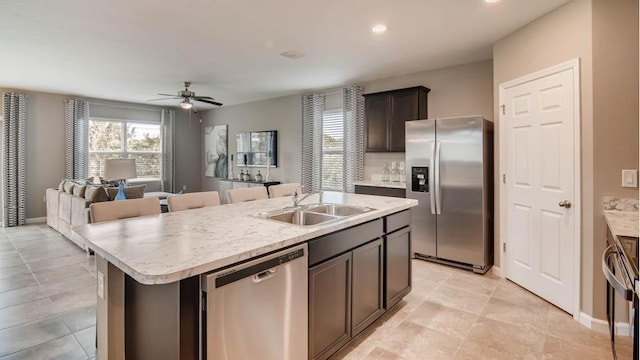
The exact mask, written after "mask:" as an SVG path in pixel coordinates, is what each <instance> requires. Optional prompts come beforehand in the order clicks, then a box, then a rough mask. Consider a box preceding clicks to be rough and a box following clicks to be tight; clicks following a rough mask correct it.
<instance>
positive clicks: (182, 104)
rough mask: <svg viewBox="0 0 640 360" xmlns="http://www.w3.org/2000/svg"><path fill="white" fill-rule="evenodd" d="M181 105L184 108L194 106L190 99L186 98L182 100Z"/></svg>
mask: <svg viewBox="0 0 640 360" xmlns="http://www.w3.org/2000/svg"><path fill="white" fill-rule="evenodd" d="M180 107H181V108H183V109H191V108H192V107H193V104H192V103H191V101H189V99H184V100H182V102H180Z"/></svg>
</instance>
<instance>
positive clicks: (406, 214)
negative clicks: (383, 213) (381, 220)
mask: <svg viewBox="0 0 640 360" xmlns="http://www.w3.org/2000/svg"><path fill="white" fill-rule="evenodd" d="M409 224H411V209H409V210H403V211H400V212H397V213H395V214H391V215H388V216H387V217H385V227H384V232H385V234H388V233H390V232H392V231H396V230H398V229H401V228H403V227H405V226H409Z"/></svg>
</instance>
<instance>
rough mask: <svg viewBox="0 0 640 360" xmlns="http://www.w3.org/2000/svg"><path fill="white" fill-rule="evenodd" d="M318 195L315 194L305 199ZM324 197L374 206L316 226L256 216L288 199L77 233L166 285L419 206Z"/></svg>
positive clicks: (144, 279)
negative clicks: (359, 212)
mask: <svg viewBox="0 0 640 360" xmlns="http://www.w3.org/2000/svg"><path fill="white" fill-rule="evenodd" d="M318 200H319V199H318V195H312V196H310V197H309V198H307V199H306V200H304V201H303V202H302V204H310V203H314V202H318ZM323 201H324V202H325V203H338V204H348V205H359V206H366V207H370V208H373V209H376V210H373V211H369V212H366V213H363V214H360V215H356V216H351V217H348V218H344V219H341V220H339V221H333V222H329V223H325V224H318V225H312V226H298V225H292V224H286V223H281V222H277V221H272V220H267V219H264V218H260V217H259V216H258V214H259V213H262V212H265V211H272V210H277V209H282V208H284V207H287V206H291V199H290V198H289V197H285V198H276V199H267V200H258V201H251V202H246V203H240V204H228V205H220V206H214V207H208V208H201V209H193V210H186V211H179V212H174V213H164V214H159V215H150V216H141V217H136V218H130V219H123V220H118V221H109V222H104V223H98V224H88V225H81V226H77V227H74V228H73V233H72V237H73V238H74V239H75V240H81V241H85V242H86V244H87V245H88V246H89V247H90V248H91V249H92V250H94V251H95V252H96V254H98V255H100V256H102V257H104V258H105V259H106V260H107V261H109V262H110V263H112V264H114V265H115V266H117V267H118V268H119V269H121V270H122V271H124V272H125V273H127V274H128V275H129V276H131V277H132V278H134V279H135V280H136V281H138V282H140V283H142V284H166V283H171V282H175V281H179V280H182V279H186V278H188V277H191V276H195V275H199V274H202V273H205V272H208V271H211V270H215V269H218V268H221V267H224V266H228V265H232V264H235V263H237V262H240V261H243V260H247V259H250V258H253V257H256V256H259V255H261V254H264V253H268V252H271V251H274V250H278V249H281V248H284V247H287V246H290V245H294V244H298V243H302V242H305V241H307V240H310V239H313V238H316V237H318V236H321V235H324V234H328V233H331V232H334V231H337V230H340V229H344V228H347V227H350V226H353V225H357V224H360V223H364V222H366V221H369V220H373V219H377V218H380V217H382V216H385V215H389V214H392V213H395V212H398V211H401V210H405V209H408V208H410V207H413V206H416V205H418V202H417V201H416V200H412V199H401V198H390V197H381V196H371V195H359V194H347V193H337V192H324V193H323Z"/></svg>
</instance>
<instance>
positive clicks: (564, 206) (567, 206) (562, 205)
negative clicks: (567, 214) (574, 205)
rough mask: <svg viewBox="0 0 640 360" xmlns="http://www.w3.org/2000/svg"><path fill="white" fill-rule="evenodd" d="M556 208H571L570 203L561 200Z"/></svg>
mask: <svg viewBox="0 0 640 360" xmlns="http://www.w3.org/2000/svg"><path fill="white" fill-rule="evenodd" d="M558 206H560V207H563V208H567V209H568V208H570V207H571V201H569V200H562V201H560V202H559V203H558Z"/></svg>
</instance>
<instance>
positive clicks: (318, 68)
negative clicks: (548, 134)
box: [0, 0, 569, 108]
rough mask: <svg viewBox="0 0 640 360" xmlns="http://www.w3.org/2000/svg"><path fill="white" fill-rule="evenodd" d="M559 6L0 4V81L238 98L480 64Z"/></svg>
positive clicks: (509, 2)
mask: <svg viewBox="0 0 640 360" xmlns="http://www.w3.org/2000/svg"><path fill="white" fill-rule="evenodd" d="M567 2H569V0H535V1H533V0H501V1H500V2H498V3H496V4H487V3H485V1H484V0H394V1H389V0H348V1H345V0H325V1H310V0H183V1H175V0H174V1H158V0H133V1H132V0H110V1H98V0H84V1H82V0H56V1H51V0H2V1H0V38H1V39H2V42H1V43H2V47H1V48H0V87H4V88H16V89H27V90H35V91H44V92H53V93H62V94H69V95H76V96H85V97H95V98H103V99H111V100H121V101H131V102H138V103H145V102H146V100H148V99H153V98H157V97H158V96H157V95H156V94H157V93H169V94H173V93H176V92H177V91H179V90H181V89H182V82H183V81H191V82H193V85H192V86H191V89H190V90H192V91H195V92H196V93H197V94H198V95H205V96H212V97H215V98H216V100H218V101H220V102H223V103H224V104H225V105H231V104H238V103H243V102H249V101H254V100H259V99H265V98H271V97H276V96H282V95H286V94H291V93H299V92H302V91H310V90H314V89H324V88H331V87H337V86H341V85H344V84H353V83H357V82H362V81H368V80H374V79H379V78H384V77H389V76H394V75H400V74H409V73H412V72H417V71H422V70H429V69H436V68H441V67H446V66H452V65H456V64H463V63H469V62H473V61H479V60H484V59H490V58H491V56H492V50H491V45H492V44H493V43H494V42H495V41H496V40H498V39H500V38H502V37H504V36H505V35H507V34H509V33H511V32H513V31H514V30H516V29H518V28H520V27H522V26H523V25H525V24H527V23H529V22H531V21H532V20H534V19H536V18H538V17H540V16H542V15H543V14H545V13H547V12H549V11H551V10H553V9H555V8H557V7H559V6H561V5H563V4H565V3H567ZM377 23H384V24H386V25H387V26H388V31H387V32H386V33H384V34H381V35H376V34H373V33H372V32H371V27H372V26H373V25H374V24H377ZM285 51H295V52H297V53H302V54H304V57H302V58H300V59H296V60H291V59H288V58H285V57H283V56H280V55H279V54H281V53H283V52H285ZM155 104H159V105H167V106H170V105H174V106H177V104H178V101H177V100H173V101H166V102H165V101H162V102H155ZM199 107H200V108H211V106H199Z"/></svg>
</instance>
